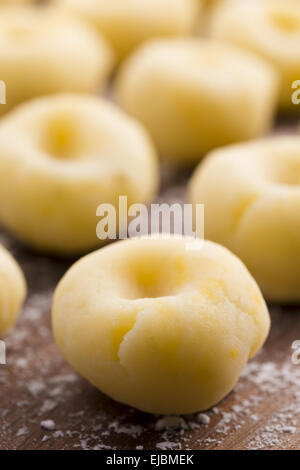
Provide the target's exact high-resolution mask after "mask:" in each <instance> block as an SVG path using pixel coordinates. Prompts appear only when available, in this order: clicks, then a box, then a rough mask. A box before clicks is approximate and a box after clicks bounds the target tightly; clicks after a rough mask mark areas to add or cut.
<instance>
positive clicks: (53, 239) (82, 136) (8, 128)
mask: <svg viewBox="0 0 300 470" xmlns="http://www.w3.org/2000/svg"><path fill="white" fill-rule="evenodd" d="M0 175H1V184H0V222H1V223H3V225H4V226H5V227H7V228H8V229H9V230H11V231H12V232H13V233H14V234H15V235H16V236H17V237H19V238H20V239H22V240H24V241H25V242H26V243H27V244H29V245H31V246H32V247H34V248H36V249H39V250H43V251H47V252H52V253H58V254H67V255H68V254H76V253H78V252H83V251H86V250H88V249H92V248H93V247H96V246H97V245H99V243H100V240H98V239H97V236H96V226H97V222H98V220H97V218H96V210H97V207H98V205H99V204H102V203H107V204H113V205H114V207H115V208H116V210H117V209H118V201H119V195H122V196H127V198H128V206H129V205H131V204H133V203H147V202H149V201H150V200H151V199H152V197H153V196H154V195H155V193H156V189H157V185H158V162H157V156H156V152H155V150H154V148H153V145H152V143H151V141H150V139H149V137H148V135H147V134H146V132H145V131H144V129H143V128H142V127H141V126H140V125H139V124H138V123H136V122H135V121H134V120H132V119H131V118H129V117H128V116H126V115H125V114H123V113H122V111H120V110H119V109H117V108H116V107H115V106H113V105H112V104H110V103H108V102H106V101H105V100H102V99H101V98H98V97H95V96H88V95H76V94H63V95H55V96H51V97H45V98H38V99H35V100H32V101H29V102H27V103H25V104H23V105H20V106H19V107H18V108H16V109H15V110H14V111H12V112H11V113H9V114H8V115H7V116H6V117H4V118H3V119H2V121H1V123H0Z"/></svg>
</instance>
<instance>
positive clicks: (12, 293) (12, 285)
mask: <svg viewBox="0 0 300 470" xmlns="http://www.w3.org/2000/svg"><path fill="white" fill-rule="evenodd" d="M25 295H26V283H25V279H24V276H23V273H22V271H21V269H20V267H19V265H18V264H17V262H16V261H15V260H14V258H13V257H12V256H11V255H10V253H9V252H8V251H7V250H6V249H5V248H4V247H3V246H1V245H0V335H2V334H3V333H5V332H7V331H8V330H9V329H10V328H12V326H13V325H14V323H15V322H16V319H17V317H18V314H19V312H20V309H21V306H22V304H23V302H24V299H25Z"/></svg>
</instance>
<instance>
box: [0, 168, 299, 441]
mask: <svg viewBox="0 0 300 470" xmlns="http://www.w3.org/2000/svg"><path fill="white" fill-rule="evenodd" d="M166 174H167V176H165V177H164V178H163V179H164V182H163V185H162V187H163V190H162V192H161V196H160V201H174V200H177V199H178V200H180V201H182V200H183V198H184V194H185V188H186V181H187V177H188V174H176V173H171V172H167V173H166ZM0 242H2V243H3V244H4V245H5V246H7V247H8V248H9V249H10V250H11V251H12V252H13V253H14V255H15V256H16V258H17V259H18V261H19V262H20V263H21V266H22V268H23V269H24V272H25V275H26V278H27V282H28V287H29V295H28V299H27V302H26V305H25V308H24V310H23V312H22V316H21V319H20V321H19V323H18V325H17V328H15V329H14V330H13V331H12V332H11V333H10V334H9V335H8V336H7V337H5V342H6V346H7V364H6V365H1V366H0V405H1V406H0V448H1V449H120V450H122V449H126V450H127V449H136V448H144V449H152V450H154V449H297V448H300V364H299V365H298V366H297V365H293V364H292V361H291V357H292V353H293V350H292V349H291V345H292V343H293V342H294V341H295V340H300V307H293V308H292V307H290V308H288V307H278V306H271V314H272V330H271V334H270V337H269V339H268V341H267V343H266V345H265V347H264V349H263V351H262V352H261V353H260V354H259V356H258V357H256V358H255V359H254V360H252V361H251V362H250V363H249V364H248V366H247V368H246V370H245V372H244V374H243V377H242V378H241V379H240V381H239V383H238V385H237V386H236V388H235V389H234V391H233V392H232V393H231V394H230V395H229V396H228V397H227V398H226V399H224V400H223V401H222V402H221V403H219V404H218V405H217V407H215V408H214V409H212V410H209V411H208V412H207V413H205V415H204V416H203V415H200V416H197V415H193V416H186V417H183V421H181V427H180V428H179V429H177V430H172V431H168V430H161V431H158V430H157V429H156V428H155V425H156V423H157V421H158V420H159V417H157V416H152V415H147V414H143V413H141V412H138V411H136V410H133V409H131V408H128V407H126V406H122V405H120V404H118V403H115V402H113V401H112V400H110V399H109V398H108V397H106V396H104V395H103V394H101V393H100V392H99V391H98V390H96V389H95V388H93V387H92V386H91V385H90V384H89V383H87V382H86V381H85V380H83V379H81V378H80V377H78V376H77V375H76V374H75V373H74V372H73V371H72V370H71V369H70V368H69V366H68V365H67V364H66V363H65V361H64V360H63V358H62V357H61V356H60V354H59V352H58V350H57V349H56V347H55V345H54V342H53V338H52V335H51V327H50V308H51V298H52V293H53V290H54V288H55V286H56V284H57V282H58V281H59V279H60V278H61V276H62V275H63V274H64V272H65V271H66V269H67V268H68V267H69V266H70V264H71V263H72V261H62V260H60V259H54V258H47V257H42V256H39V255H37V254H35V253H32V252H30V251H28V250H26V249H25V248H24V247H23V246H21V244H19V243H18V242H16V241H15V240H13V238H12V237H10V236H9V235H8V234H6V233H5V232H4V231H2V232H0ZM49 420H52V421H49Z"/></svg>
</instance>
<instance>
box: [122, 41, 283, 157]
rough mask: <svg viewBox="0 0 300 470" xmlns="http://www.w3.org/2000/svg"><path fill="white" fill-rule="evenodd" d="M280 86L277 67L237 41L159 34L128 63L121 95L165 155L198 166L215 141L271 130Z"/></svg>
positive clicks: (222, 143) (219, 144)
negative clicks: (174, 37) (168, 36)
mask: <svg viewBox="0 0 300 470" xmlns="http://www.w3.org/2000/svg"><path fill="white" fill-rule="evenodd" d="M278 85H279V83H278V76H277V74H276V71H275V70H274V69H273V68H272V66H270V65H268V64H267V63H266V62H265V61H263V60H262V59H260V58H259V57H257V56H254V55H253V54H250V53H247V52H244V51H240V50H239V49H237V48H235V47H233V46H230V45H226V44H223V43H220V42H218V41H210V40H204V39H197V38H189V39H167V40H166V39H165V40H161V39H158V40H154V41H151V42H149V43H147V44H146V45H144V46H142V47H140V48H139V49H138V50H137V51H136V52H135V53H134V54H133V55H132V56H131V57H130V58H129V59H128V60H127V61H126V62H125V63H124V65H123V67H122V69H121V71H120V73H119V75H118V76H117V80H116V86H115V96H116V99H117V101H118V102H119V103H120V105H121V106H122V107H123V108H124V109H125V110H126V111H127V112H128V113H129V114H131V115H132V116H134V117H135V118H137V119H139V120H140V121H141V122H142V123H143V124H144V125H145V127H146V128H147V129H148V131H149V132H150V134H151V136H152V138H153V140H154V142H155V143H156V146H157V148H158V150H159V152H160V154H161V156H162V158H164V159H166V160H169V161H170V162H173V163H174V162H175V163H177V164H181V165H191V164H193V163H197V162H198V161H199V160H200V159H201V158H202V157H203V155H204V154H205V153H206V152H208V151H210V150H211V149H213V148H215V147H218V146H221V145H227V144H230V143H233V142H238V141H242V140H249V139H252V138H254V137H257V136H260V135H262V134H264V133H265V132H266V131H267V130H269V128H270V126H271V124H272V121H273V117H274V113H275V109H276V105H277V99H278V90H279V88H278Z"/></svg>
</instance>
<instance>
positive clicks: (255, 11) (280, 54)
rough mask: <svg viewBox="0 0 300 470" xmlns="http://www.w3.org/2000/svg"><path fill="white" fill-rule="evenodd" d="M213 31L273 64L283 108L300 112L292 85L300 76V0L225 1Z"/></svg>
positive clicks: (213, 20)
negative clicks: (294, 103)
mask: <svg viewBox="0 0 300 470" xmlns="http://www.w3.org/2000/svg"><path fill="white" fill-rule="evenodd" d="M210 34H211V36H213V37H215V38H218V39H222V40H226V41H229V42H231V43H234V44H236V45H238V46H240V47H242V48H244V49H246V50H250V51H253V52H255V53H257V54H258V55H260V56H262V57H264V58H265V59H267V60H268V61H269V62H270V63H272V64H273V65H274V66H275V67H276V68H277V69H278V71H279V73H280V76H281V95H280V107H281V109H282V110H284V111H287V110H295V111H296V112H297V109H296V107H295V106H294V105H293V104H292V100H291V95H292V88H291V87H292V83H293V82H294V81H295V80H298V79H299V77H300V2H299V0H248V1H245V0H243V1H241V0H227V1H225V0H224V1H223V2H221V3H220V6H219V7H217V8H216V10H215V12H214V15H213V18H212V22H211V27H210Z"/></svg>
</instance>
